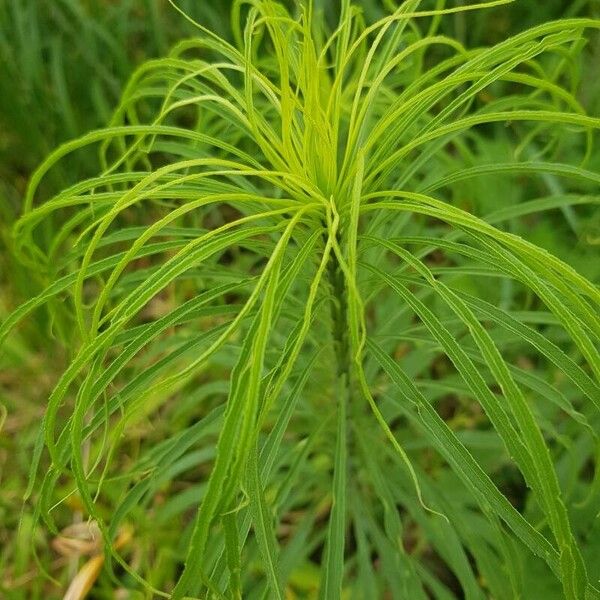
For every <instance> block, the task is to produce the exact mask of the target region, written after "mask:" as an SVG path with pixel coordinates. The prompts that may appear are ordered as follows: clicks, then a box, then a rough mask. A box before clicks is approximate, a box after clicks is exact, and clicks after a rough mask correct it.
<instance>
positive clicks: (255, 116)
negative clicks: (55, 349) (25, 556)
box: [0, 0, 600, 600]
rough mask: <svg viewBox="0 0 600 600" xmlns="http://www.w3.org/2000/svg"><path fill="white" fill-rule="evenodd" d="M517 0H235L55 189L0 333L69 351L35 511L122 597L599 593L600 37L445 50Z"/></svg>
mask: <svg viewBox="0 0 600 600" xmlns="http://www.w3.org/2000/svg"><path fill="white" fill-rule="evenodd" d="M503 5H509V7H511V6H512V4H511V1H510V0H495V1H492V2H485V3H480V4H474V5H454V4H452V5H450V4H449V3H448V5H447V3H446V2H444V1H443V0H438V1H437V2H430V3H427V2H422V1H421V0H407V1H405V2H403V3H402V4H401V5H400V6H399V7H397V8H395V9H394V10H393V12H391V13H390V14H388V15H387V16H384V17H382V18H381V19H379V20H377V21H375V22H371V21H370V20H367V17H365V13H364V12H363V11H362V10H361V8H360V6H358V5H355V4H352V3H351V2H350V1H349V0H341V2H340V6H339V10H337V11H332V12H327V11H324V10H321V8H322V7H320V6H317V5H313V4H312V3H311V2H306V3H293V6H292V3H290V5H285V6H284V5H283V4H280V3H278V2H273V1H267V0H252V1H247V2H244V1H239V2H236V3H234V5H233V10H232V24H233V34H232V40H233V41H232V42H229V41H226V40H225V39H223V38H222V37H220V36H218V35H217V34H215V33H213V31H212V30H211V29H208V28H206V27H205V26H203V25H201V24H200V23H195V25H196V27H197V29H198V33H197V35H196V36H195V37H194V38H192V39H189V40H186V41H183V42H181V43H179V44H177V45H176V46H175V47H174V48H173V50H172V51H171V52H170V53H169V55H168V56H167V57H166V58H161V59H155V60H150V61H148V62H146V63H145V64H144V65H143V66H141V67H140V68H139V69H138V70H137V71H136V73H135V74H134V75H133V77H132V79H131V80H130V82H129V84H128V85H127V88H126V89H125V92H124V94H123V96H122V99H121V102H120V104H119V106H118V108H117V110H116V111H115V113H114V115H113V117H112V118H111V121H110V123H109V125H108V126H107V127H106V128H104V129H100V130H95V131H92V132H90V133H88V134H86V135H84V136H82V137H80V138H78V139H76V140H74V141H71V142H68V143H65V144H64V145H62V146H60V147H59V148H58V149H57V150H56V151H55V152H53V153H52V154H50V156H49V157H48V158H47V160H45V161H44V163H43V164H42V165H41V166H40V167H39V168H38V170H37V171H36V172H35V173H34V175H33V176H32V178H31V181H30V184H29V187H28V189H27V193H26V197H25V200H24V214H23V216H22V217H21V219H20V220H19V221H18V222H17V223H16V225H15V227H14V231H13V243H14V249H15V255H16V256H17V257H18V259H19V260H20V261H21V264H23V265H24V266H25V267H26V268H27V269H28V270H29V271H28V272H30V273H34V274H35V276H36V277H37V278H39V279H40V280H42V281H44V282H45V284H46V288H45V291H44V292H42V293H41V294H39V295H38V296H36V297H34V298H32V299H30V300H29V301H28V302H26V303H25V304H23V305H22V306H21V307H20V308H18V309H17V310H16V311H15V312H14V313H12V315H11V316H9V317H8V318H7V319H5V320H4V322H3V323H2V325H1V326H0V339H2V338H6V337H7V336H8V335H10V332H11V330H12V328H13V327H14V326H15V325H16V324H17V323H18V322H19V321H21V320H22V319H23V318H25V317H26V316H27V315H28V314H29V313H32V312H33V311H35V310H36V309H38V308H40V307H44V310H46V311H47V313H46V314H47V315H48V318H49V319H50V321H51V324H52V334H53V335H54V336H55V338H56V343H57V345H58V344H61V345H62V346H63V347H65V348H67V352H68V354H69V357H70V358H69V365H68V367H67V368H66V370H65V371H64V373H63V375H62V376H61V378H60V380H59V381H58V383H57V384H56V386H55V388H54V390H53V391H52V393H51V394H50V397H49V400H48V404H47V409H46V411H45V414H44V417H43V422H42V427H41V433H40V436H39V438H38V442H37V444H36V446H35V451H34V453H33V455H32V475H31V479H30V483H29V489H28V490H27V493H26V496H27V498H29V499H31V500H32V501H33V503H34V515H33V519H32V525H31V527H32V528H34V527H35V525H36V523H38V522H39V521H40V520H41V521H43V523H44V525H45V527H46V528H47V530H48V531H49V532H52V533H54V534H57V533H58V531H59V529H61V528H62V527H64V526H65V525H66V524H68V523H69V522H70V520H71V519H72V515H73V511H76V512H78V513H79V514H80V515H82V517H83V518H85V519H86V520H89V521H93V522H94V523H95V525H96V526H97V527H98V529H99V531H100V532H101V534H102V536H103V540H104V546H103V553H104V555H103V561H104V565H103V567H104V573H103V575H102V577H101V578H100V580H99V582H98V584H97V586H96V592H95V593H97V597H102V598H103V597H112V596H111V594H112V593H113V590H114V589H116V588H118V587H122V588H125V589H126V590H129V591H130V593H131V597H171V598H174V599H175V600H178V599H183V598H189V597H193V598H249V599H252V598H286V597H298V598H317V597H318V598H323V599H332V600H333V599H339V598H345V597H348V598H364V599H365V600H366V599H371V598H388V597H389V598H394V599H398V600H400V599H405V598H410V599H413V598H414V599H417V600H419V599H423V600H425V599H427V598H438V599H448V598H468V599H482V598H498V599H507V600H509V599H514V598H520V597H523V598H541V597H544V598H546V597H548V598H552V597H555V598H567V599H569V600H580V599H584V598H586V599H587V598H589V599H592V598H600V582H599V579H598V578H599V574H600V567H599V565H598V558H597V557H598V551H599V550H600V530H599V525H598V519H597V514H598V510H599V508H600V496H599V492H600V476H599V474H598V471H597V470H596V463H597V455H598V450H599V445H598V434H597V431H598V423H599V419H598V409H599V408H600V386H599V378H600V357H599V353H598V340H599V334H600V319H599V318H598V315H599V314H600V312H599V306H598V305H599V304H600V293H599V291H598V288H597V286H596V285H595V283H594V280H595V278H596V275H597V271H598V264H597V258H598V254H597V238H595V237H594V235H593V231H594V229H593V227H594V224H595V223H597V220H598V202H599V196H598V195H597V193H596V190H597V189H598V184H599V183H600V175H598V170H597V168H595V167H594V165H596V166H597V163H598V159H597V155H596V154H595V149H594V143H595V141H596V139H595V138H596V137H597V129H598V128H599V127H600V118H598V116H596V115H594V114H593V113H592V114H588V113H587V112H586V110H585V108H584V106H583V105H582V103H581V102H580V99H579V97H578V90H579V89H580V84H581V80H582V79H584V78H586V77H593V73H586V72H584V71H583V70H582V69H581V65H582V64H585V63H583V62H582V56H583V53H584V52H585V49H584V46H585V41H586V40H587V39H588V38H590V39H591V38H592V37H593V36H594V35H596V34H595V32H596V31H597V29H598V28H599V27H600V21H599V20H597V19H593V18H566V19H561V20H558V21H551V22H548V23H545V24H542V25H537V26H534V27H531V28H529V29H526V30H525V31H523V32H521V33H518V34H516V35H514V36H511V37H508V38H507V39H505V40H503V41H501V42H499V43H497V44H495V45H492V46H483V47H471V46H468V45H465V44H463V43H462V42H461V41H460V40H459V39H457V38H453V37H450V36H448V35H445V34H444V33H443V29H441V28H442V27H443V24H444V22H446V21H447V20H448V19H452V18H454V17H456V16H457V15H460V16H461V18H462V19H464V22H465V23H466V24H467V25H468V24H469V22H470V20H471V19H474V18H475V17H474V15H475V14H476V13H475V11H479V10H485V9H489V8H493V7H498V6H503ZM184 14H185V13H184ZM186 18H188V19H191V17H189V16H187V15H186ZM90 150H97V156H98V159H97V162H96V163H95V168H94V169H92V168H91V167H90V172H89V173H87V174H86V175H85V177H81V178H80V177H79V174H78V175H77V177H76V178H75V180H74V181H73V182H72V183H71V184H70V185H68V186H67V187H65V188H64V189H62V190H61V191H59V192H58V193H56V194H47V193H44V191H43V189H44V188H43V184H44V181H46V180H47V178H49V177H51V176H52V172H53V170H54V169H57V168H64V165H68V164H69V163H70V161H73V160H75V158H74V157H76V156H78V155H79V154H80V153H83V154H89V152H90ZM61 165H63V167H61ZM546 215H551V218H552V221H543V222H544V223H548V222H552V223H554V224H556V230H555V231H554V232H552V233H553V234H554V235H557V236H558V235H561V236H564V239H565V240H573V239H575V240H580V241H579V243H580V244H581V245H582V246H585V248H584V249H582V251H581V254H578V256H582V255H584V256H587V257H588V258H589V259H590V260H589V264H588V265H587V266H581V267H580V266H578V265H576V266H573V265H572V264H570V263H569V262H568V260H563V259H562V258H560V257H558V256H556V255H555V254H553V253H551V252H549V251H548V250H547V249H545V248H544V247H543V246H544V245H545V244H544V243H543V240H540V243H538V244H536V243H534V242H533V241H532V240H531V237H532V231H535V229H536V226H537V224H539V223H540V222H542V221H541V219H545V218H546ZM590 228H591V229H590ZM541 237H542V238H543V236H541ZM564 245H565V246H568V243H567V242H565V244H564ZM567 258H568V257H567ZM594 259H595V260H596V263H593V262H592V261H593V260H594ZM584 272H585V274H583V273H584ZM57 498H58V501H57ZM124 536H125V537H124ZM123 539H128V540H129V541H127V542H124V543H122V541H121V540H123Z"/></svg>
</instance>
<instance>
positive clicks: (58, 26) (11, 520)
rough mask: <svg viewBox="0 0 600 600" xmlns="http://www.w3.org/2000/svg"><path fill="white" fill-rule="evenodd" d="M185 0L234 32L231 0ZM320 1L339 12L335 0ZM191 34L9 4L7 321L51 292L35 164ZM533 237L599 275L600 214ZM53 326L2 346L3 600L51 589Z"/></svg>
mask: <svg viewBox="0 0 600 600" xmlns="http://www.w3.org/2000/svg"><path fill="white" fill-rule="evenodd" d="M456 1H457V2H460V1H461V0H456ZM359 3H360V4H361V5H362V6H363V7H364V11H365V14H366V16H367V19H368V20H372V19H375V18H377V17H380V16H383V15H384V14H386V13H388V12H389V11H390V10H391V9H393V8H394V6H395V5H397V1H395V0H360V2H359ZM177 4H178V5H179V6H180V7H181V8H182V9H183V10H184V11H185V12H186V13H187V14H189V15H190V16H191V17H192V18H193V19H195V20H197V21H199V22H201V23H203V24H205V25H207V26H209V27H210V28H212V29H213V30H215V31H217V32H218V33H220V34H221V35H223V36H225V37H229V33H228V32H229V10H230V4H231V2H229V0H211V1H203V0H202V1H200V0H178V2H177ZM315 4H317V5H320V8H321V9H322V10H324V11H325V12H326V13H327V14H328V16H329V18H330V19H331V20H332V21H333V20H334V19H335V5H336V3H335V2H333V1H331V0H317V1H316V2H315ZM431 4H432V5H433V3H431ZM567 16H594V17H600V0H573V1H566V0H544V1H543V2H540V1H538V0H518V1H517V2H516V3H515V4H512V5H509V6H504V7H499V8H496V9H492V10H487V11H482V12H477V13H471V14H470V15H469V16H468V17H466V16H465V15H464V14H461V15H457V16H456V17H451V18H447V19H445V20H444V21H443V24H442V29H443V30H444V33H446V34H448V35H452V36H454V37H457V38H458V39H460V40H461V41H462V42H464V43H465V44H466V45H467V46H470V47H474V46H479V45H488V44H493V43H496V42H498V41H500V40H502V39H505V38H506V37H508V36H510V35H512V34H514V33H517V32H519V31H521V30H523V29H525V28H527V27H529V26H531V25H533V24H536V23H541V22H544V21H547V20H551V19H556V18H560V17H567ZM467 18H468V23H467ZM191 35H194V27H193V25H192V24H191V23H190V22H188V21H186V20H185V19H184V18H183V17H182V16H181V15H180V14H179V13H177V11H175V10H174V9H173V7H172V6H170V5H169V3H168V2H167V1H166V0H0V320H1V319H2V318H4V316H5V315H6V314H7V313H8V312H10V310H11V309H14V308H15V307H16V306H18V305H19V303H21V302H22V301H24V300H25V299H27V298H29V297H31V296H32V295H34V294H35V293H38V292H39V290H40V284H38V283H37V282H36V281H32V280H31V278H30V277H29V276H28V274H27V273H26V272H25V271H24V269H23V268H22V267H21V266H20V265H18V264H17V263H16V262H15V261H14V259H13V258H12V255H11V251H10V244H11V243H10V229H11V225H12V223H13V222H14V220H15V218H16V217H17V216H18V215H19V212H20V205H21V199H22V196H23V192H24V189H25V186H26V183H27V180H28V178H29V176H30V175H31V173H32V170H33V169H34V168H35V167H36V165H37V164H39V163H40V161H41V160H42V159H43V158H44V156H45V155H46V154H47V153H49V152H50V151H51V150H52V149H53V148H55V147H56V146H57V145H58V144H60V143H61V142H63V141H65V140H67V139H70V138H73V137H76V136H78V135H80V134H82V133H84V132H86V131H88V130H90V129H93V128H97V127H100V126H102V125H103V124H105V123H106V122H107V121H108V119H109V117H110V115H111V112H112V110H113V109H114V107H115V106H116V104H117V102H118V99H119V96H120V93H121V90H122V88H123V86H124V84H125V83H126V81H127V79H128V77H129V76H130V74H131V73H132V71H133V70H134V69H135V67H136V66H137V65H139V64H140V63H141V62H142V61H144V60H145V59H147V58H151V57H156V56H160V55H163V54H164V53H166V52H167V50H168V49H169V47H170V46H171V45H172V44H173V43H174V42H176V41H177V40H179V39H182V38H184V37H187V36H191ZM597 37H598V36H596V37H595V38H594V40H593V42H592V43H589V44H588V46H587V48H586V50H585V52H584V53H583V55H582V56H583V58H582V60H583V61H585V62H586V63H587V64H581V65H579V66H578V68H579V70H580V72H581V73H587V74H590V73H593V72H594V69H595V72H596V73H597V74H598V75H600V72H599V67H598V65H600V40H598V39H597ZM594 65H595V66H594ZM578 96H579V99H580V100H581V102H582V103H583V105H584V106H585V107H586V109H587V110H588V111H589V112H590V113H591V114H596V115H598V114H600V111H599V107H600V77H595V78H593V77H592V78H590V77H587V78H582V80H581V81H580V82H579V89H578ZM485 151H486V152H488V153H489V154H490V155H491V156H493V153H494V152H502V151H503V149H502V147H501V143H500V144H499V147H496V148H493V147H490V148H487V149H485ZM82 160H85V158H79V159H78V161H79V162H73V161H71V162H69V161H63V163H62V164H61V168H60V169H54V171H53V177H54V180H53V181H52V182H51V184H52V185H55V186H57V187H60V186H61V185H62V184H63V183H64V182H66V181H70V180H72V179H73V178H74V177H77V176H78V175H77V174H78V173H79V172H80V171H82V170H83V168H84V166H85V165H83V164H81V161H82ZM591 166H592V167H594V168H596V169H600V153H598V152H597V154H596V155H595V156H593V157H592V165H591ZM67 171H68V172H67ZM529 239H531V240H532V241H534V242H536V243H538V244H540V245H542V246H546V247H549V248H551V249H552V251H553V252H554V253H555V254H557V255H558V256H560V257H561V258H563V259H565V260H567V261H569V262H571V263H572V264H574V265H575V266H576V268H577V269H578V270H580V271H581V272H583V273H584V274H586V275H587V276H588V277H590V278H592V279H595V280H598V274H599V273H598V271H599V270H600V265H598V264H597V262H598V261H595V262H594V261H592V260H591V259H590V257H591V256H592V254H590V252H592V251H593V248H594V246H596V250H595V251H596V253H597V244H598V243H599V241H600V223H599V222H598V215H595V218H594V217H593V216H592V218H590V219H589V220H587V222H586V223H583V224H581V223H579V224H575V225H574V224H573V223H569V222H568V219H563V218H561V215H560V213H559V212H558V211H551V212H550V213H547V214H546V213H545V216H544V217H543V218H542V219H540V220H539V221H537V222H536V223H535V224H534V226H532V228H531V230H530V231H529ZM596 256H597V254H596ZM52 326H53V324H52V323H49V322H48V320H47V314H46V313H44V312H43V311H40V312H39V314H38V315H37V317H35V318H31V319H29V321H28V323H26V324H25V325H24V326H22V327H20V329H19V330H18V333H14V334H13V335H12V336H11V339H10V340H9V343H8V344H7V345H6V346H5V347H4V348H3V349H2V351H1V353H0V428H1V435H0V490H1V492H0V597H2V598H7V599H12V598H48V597H50V596H48V595H47V592H46V590H47V589H48V588H47V585H48V583H47V581H46V579H45V578H43V577H41V576H40V572H41V569H40V565H38V564H36V562H35V560H34V558H33V557H32V555H31V553H30V550H29V544H27V543H26V542H25V540H26V539H28V537H29V535H30V534H31V531H30V530H29V525H28V524H29V523H30V522H31V515H30V511H31V510H33V509H32V508H31V507H27V508H25V509H23V508H22V498H23V493H24V490H25V488H26V486H27V476H28V467H29V462H30V456H31V452H32V448H33V445H34V443H35V438H36V435H37V425H38V423H39V419H40V416H41V415H42V413H43V410H44V406H45V401H46V398H47V396H48V393H49V390H50V389H51V387H52V385H53V384H54V383H55V382H56V378H57V375H58V374H59V373H60V372H61V370H62V368H63V367H64V365H65V363H66V362H67V360H68V358H69V357H68V356H66V351H64V352H65V354H61V353H60V352H59V351H58V350H57V345H56V344H54V343H52V333H53V327H52ZM20 518H22V527H21V528H20V529H19V528H18V522H19V519H20ZM39 535H40V536H41V534H39ZM38 542H39V543H38V544H37V547H38V551H39V553H40V558H41V562H42V564H43V566H44V568H45V569H47V570H49V571H51V572H53V573H55V572H56V568H57V566H60V565H61V564H63V563H65V562H66V560H67V559H65V558H64V557H61V555H60V553H57V552H56V551H55V549H53V548H52V547H51V545H50V541H49V540H47V539H46V538H43V539H42V537H40V538H39V540H38ZM51 589H53V590H56V588H51ZM53 593H54V592H53Z"/></svg>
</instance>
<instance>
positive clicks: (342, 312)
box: [329, 256, 350, 385]
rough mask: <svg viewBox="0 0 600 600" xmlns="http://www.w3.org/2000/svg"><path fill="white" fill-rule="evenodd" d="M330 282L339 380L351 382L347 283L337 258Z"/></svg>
mask: <svg viewBox="0 0 600 600" xmlns="http://www.w3.org/2000/svg"><path fill="white" fill-rule="evenodd" d="M329 281H330V283H331V289H332V293H333V297H332V299H331V304H330V306H331V321H332V324H333V331H332V334H333V344H334V352H335V361H336V376H337V379H341V378H344V379H345V384H346V385H348V384H349V382H350V345H349V341H348V307H347V303H346V300H345V299H346V296H347V294H346V282H345V280H344V273H343V272H342V270H341V268H340V266H339V264H338V261H337V258H336V257H335V256H332V258H331V261H330V262H329Z"/></svg>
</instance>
